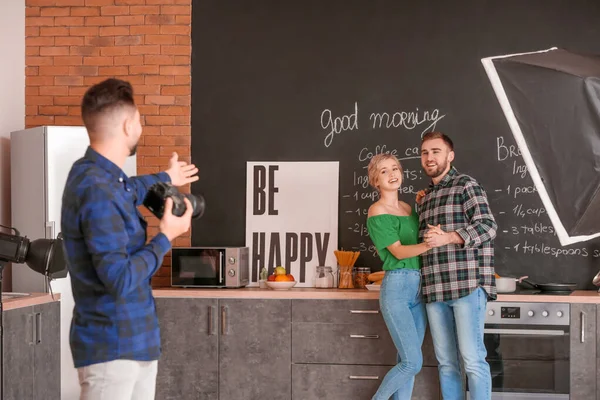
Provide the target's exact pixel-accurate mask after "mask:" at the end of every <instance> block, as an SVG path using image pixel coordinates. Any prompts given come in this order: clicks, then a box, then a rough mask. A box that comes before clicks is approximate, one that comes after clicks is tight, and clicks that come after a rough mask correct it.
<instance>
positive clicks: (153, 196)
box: [143, 182, 206, 219]
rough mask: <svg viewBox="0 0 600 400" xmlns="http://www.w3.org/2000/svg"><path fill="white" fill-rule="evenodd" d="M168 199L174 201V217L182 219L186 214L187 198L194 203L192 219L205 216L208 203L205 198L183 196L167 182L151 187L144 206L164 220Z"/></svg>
mask: <svg viewBox="0 0 600 400" xmlns="http://www.w3.org/2000/svg"><path fill="white" fill-rule="evenodd" d="M167 197H170V198H171V199H173V215H176V216H178V217H181V216H182V215H183V214H184V213H185V211H186V209H187V206H186V205H185V202H184V201H183V199H184V198H185V197H187V199H188V200H189V201H190V203H192V208H193V212H192V218H194V219H197V218H200V217H201V216H202V215H203V214H204V209H205V207H206V202H205V200H204V197H203V196H201V195H193V194H191V193H185V194H183V193H181V192H180V191H179V190H177V188H176V187H175V186H173V185H171V184H170V183H165V182H158V183H155V184H154V185H152V186H150V189H148V194H147V195H146V197H145V198H144V202H143V204H144V206H145V207H146V208H147V209H148V210H150V212H152V214H154V215H155V216H156V217H157V218H158V219H162V217H163V215H164V213H165V201H166V200H167Z"/></svg>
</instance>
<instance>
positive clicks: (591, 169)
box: [481, 47, 600, 246]
mask: <svg viewBox="0 0 600 400" xmlns="http://www.w3.org/2000/svg"><path fill="white" fill-rule="evenodd" d="M481 62H482V63H483V66H484V68H485V71H486V73H487V75H488V78H489V80H490V82H491V84H492V87H493V89H494V91H495V93H496V97H497V98H498V101H499V103H500V106H501V108H502V110H503V112H504V116H505V117H506V120H507V121H508V125H509V127H510V129H511V131H512V133H513V136H514V137H515V140H516V142H517V145H518V146H519V149H520V150H521V154H522V156H523V160H524V161H525V164H526V165H527V168H528V170H529V172H530V174H531V178H532V180H533V183H534V185H535V187H536V189H537V191H538V194H539V196H540V198H541V200H542V202H543V204H544V207H545V208H546V210H547V212H548V215H549V217H550V220H551V222H552V224H553V226H554V228H555V229H556V233H557V236H558V239H559V241H560V243H561V245H563V246H564V245H568V244H572V243H576V242H582V241H587V240H590V239H592V238H595V237H598V236H600V56H598V55H586V54H578V53H573V52H570V51H567V50H564V49H558V48H556V47H553V48H550V49H547V50H541V51H535V52H530V53H520V54H512V55H503V56H496V57H488V58H484V59H482V60H481Z"/></svg>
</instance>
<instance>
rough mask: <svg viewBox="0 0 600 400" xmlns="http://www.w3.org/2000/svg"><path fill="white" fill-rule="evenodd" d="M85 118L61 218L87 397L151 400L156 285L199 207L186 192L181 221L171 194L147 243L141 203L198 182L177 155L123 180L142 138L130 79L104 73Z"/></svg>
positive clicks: (85, 103)
mask: <svg viewBox="0 0 600 400" xmlns="http://www.w3.org/2000/svg"><path fill="white" fill-rule="evenodd" d="M81 115H82V119H83V122H84V124H85V127H86V128H87V131H88V135H89V138H90V146H89V148H88V149H87V151H86V153H85V155H84V157H83V158H81V159H79V160H78V161H76V162H75V163H74V164H73V166H72V168H71V171H70V172H69V176H68V178H67V183H66V186H65V190H64V193H63V203H62V215H61V228H62V233H63V236H64V246H65V253H66V258H67V261H68V271H69V274H70V278H71V285H72V290H73V297H74V300H75V307H74V311H73V320H72V323H71V333H70V343H71V353H72V355H73V361H74V364H75V368H77V371H78V375H79V382H80V385H81V397H80V399H82V400H83V399H85V400H125V399H127V400H132V399H139V400H142V399H143V400H151V399H153V398H154V392H155V384H156V373H157V360H158V358H159V356H160V335H159V326H158V318H157V315H156V308H155V305H154V298H153V296H152V288H151V285H150V281H151V277H152V275H153V274H154V273H155V272H156V271H157V270H158V268H159V267H160V266H161V264H162V261H163V257H164V256H165V254H166V253H167V252H168V251H169V250H170V248H171V241H172V240H173V239H175V238H176V237H178V236H180V235H181V234H183V233H185V232H187V231H188V230H189V228H190V223H191V216H192V212H193V207H192V205H191V203H190V202H189V200H188V199H187V198H185V199H184V201H185V205H186V206H187V209H186V211H185V213H184V214H183V215H181V216H180V217H178V216H176V215H173V213H172V207H173V201H172V200H171V198H170V197H169V198H167V199H166V202H165V209H164V216H163V217H162V218H161V221H160V225H159V231H160V232H159V233H158V234H157V235H156V236H155V237H154V238H152V240H150V241H149V242H147V234H146V227H147V223H146V221H145V220H144V218H143V216H142V215H141V213H140V212H139V211H138V209H137V207H138V206H140V205H142V203H143V201H144V198H145V197H146V194H147V192H148V190H149V188H150V187H151V186H152V185H153V184H155V183H157V182H169V183H171V184H172V185H174V186H182V185H186V184H189V183H191V182H194V181H196V180H198V177H197V176H196V174H197V172H198V169H197V168H196V167H195V166H194V165H188V164H187V163H185V162H182V161H178V157H177V154H176V153H174V154H173V157H172V158H171V159H170V161H169V166H168V169H167V170H166V171H164V172H160V173H158V174H153V175H144V176H138V177H128V176H126V174H125V173H124V172H123V170H122V168H123V166H124V165H125V161H126V159H127V157H129V156H132V155H134V154H135V153H136V148H137V145H138V141H139V139H140V136H141V134H142V125H141V122H140V113H139V111H138V109H137V107H136V105H135V102H134V97H133V89H132V87H131V85H130V84H129V83H128V82H125V81H121V80H118V79H107V80H105V81H103V82H100V83H98V84H96V85H94V86H92V87H90V88H89V89H88V90H87V92H86V93H85V95H84V97H83V100H82V103H81Z"/></svg>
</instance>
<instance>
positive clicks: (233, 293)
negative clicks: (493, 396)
mask: <svg viewBox="0 0 600 400" xmlns="http://www.w3.org/2000/svg"><path fill="white" fill-rule="evenodd" d="M153 292H154V296H155V297H157V298H159V297H184V298H185V297H187V298H196V297H197V298H213V299H214V298H221V299H331V300H351V299H356V300H361V299H365V300H369V299H378V298H379V292H378V291H370V290H366V289H315V288H294V289H290V290H272V289H260V288H242V289H179V288H164V289H162V288H157V289H154V291H153ZM498 301H515V302H538V303H539V302H556V303H593V304H600V293H598V292H597V291H595V290H576V291H574V292H573V293H571V294H570V295H552V294H510V293H507V294H499V295H498Z"/></svg>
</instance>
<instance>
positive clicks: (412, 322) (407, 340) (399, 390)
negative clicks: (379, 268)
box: [373, 269, 427, 400]
mask: <svg viewBox="0 0 600 400" xmlns="http://www.w3.org/2000/svg"><path fill="white" fill-rule="evenodd" d="M420 287H421V272H420V271H415V270H407V269H400V270H395V271H387V272H386V273H385V277H384V278H383V282H382V283H381V293H380V295H379V304H380V308H381V313H382V315H383V319H384V320H385V324H386V325H387V328H388V330H389V332H390V336H391V337H392V340H393V341H394V344H395V345H396V349H398V365H396V366H394V367H393V368H392V369H391V370H389V371H388V373H387V374H386V375H385V377H384V378H383V381H382V382H381V385H380V386H379V389H378V390H377V393H375V395H374V396H373V400H388V399H389V398H392V399H394V400H410V397H411V395H412V391H413V386H414V384H415V375H417V374H418V373H419V371H420V370H421V367H422V365H423V353H422V352H421V346H422V344H423V337H424V336H425V327H426V325H427V317H426V314H425V306H424V305H423V303H422V302H421V291H420Z"/></svg>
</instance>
